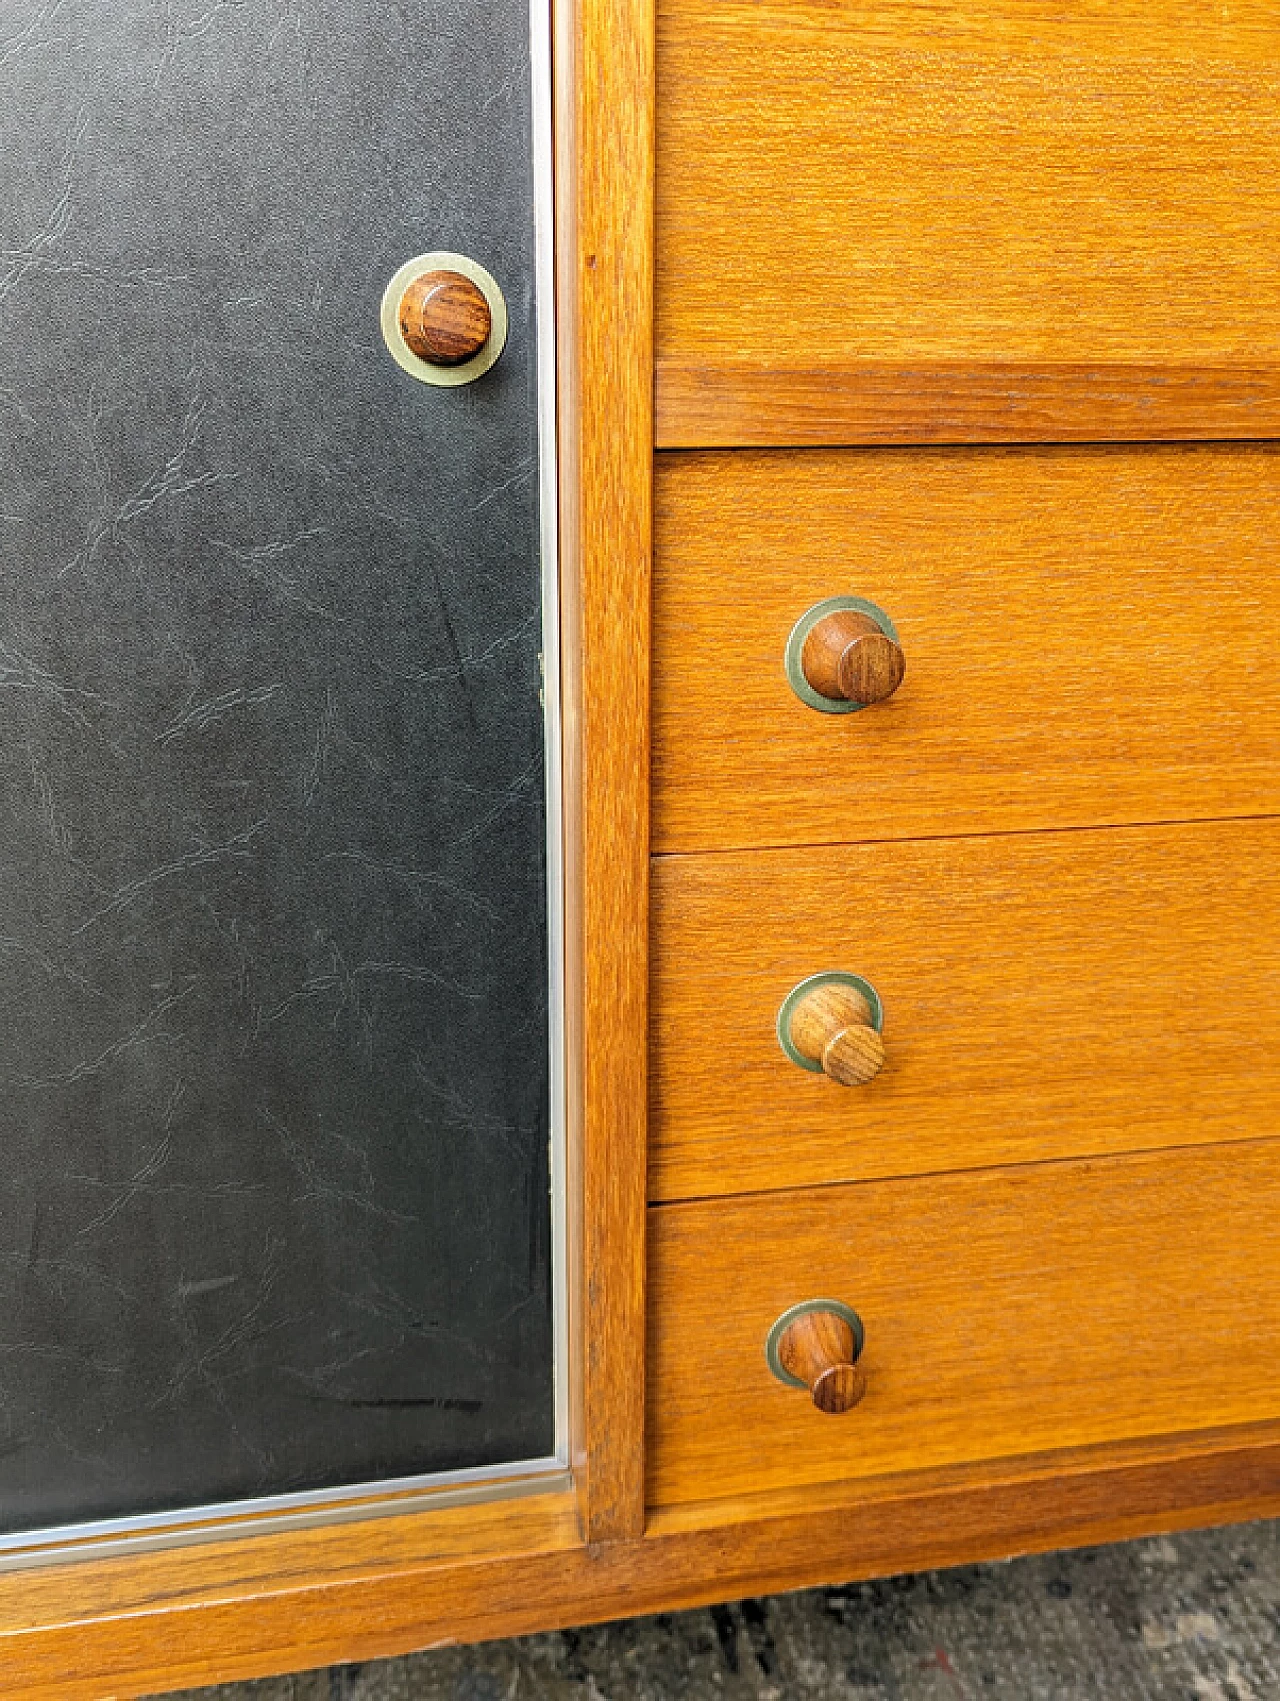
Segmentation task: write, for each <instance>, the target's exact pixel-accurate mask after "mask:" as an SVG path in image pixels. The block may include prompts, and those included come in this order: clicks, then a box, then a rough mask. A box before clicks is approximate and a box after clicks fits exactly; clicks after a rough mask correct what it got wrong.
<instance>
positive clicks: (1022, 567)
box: [653, 446, 1280, 850]
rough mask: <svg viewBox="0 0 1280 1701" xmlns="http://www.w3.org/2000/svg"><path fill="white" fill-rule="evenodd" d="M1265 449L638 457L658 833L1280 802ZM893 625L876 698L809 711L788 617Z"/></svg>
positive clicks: (791, 839) (1273, 482)
mask: <svg viewBox="0 0 1280 1701" xmlns="http://www.w3.org/2000/svg"><path fill="white" fill-rule="evenodd" d="M1278 564H1280V448H1278V449H1272V448H1269V447H1267V446H1241V447H1217V448H1213V447H1209V448H1199V447H1197V448H1185V447H1168V446H1158V447H1150V448H1142V449H1132V448H1130V449H1115V448H1112V449H1098V448H1094V449H1063V448H1057V449H1046V448H1037V449H1015V450H1008V449H981V450H946V449H932V450H878V451H850V450H846V451H843V452H831V451H809V452H805V453H796V454H785V453H747V454H739V455H717V454H706V455H675V456H661V457H659V466H658V484H657V539H656V587H655V631H654V669H655V700H654V731H653V736H654V756H653V770H654V835H655V843H656V846H657V848H658V849H660V850H700V849H723V848H727V847H732V846H739V845H741V846H752V845H770V844H808V843H814V842H821V841H829V842H837V841H843V840H850V839H872V838H875V839H883V838H910V837H914V836H918V835H924V834H931V833H970V832H984V831H992V830H1000V829H1006V828H1028V827H1052V826H1067V825H1072V826H1075V825H1091V824H1098V823H1104V822H1123V821H1152V820H1162V819H1163V820H1169V819H1186V818H1189V817H1196V816H1198V817H1202V818H1203V817H1210V816H1224V815H1246V814H1263V813H1267V812H1268V811H1270V810H1275V809H1278V808H1280V668H1277V667H1276V665H1275V634H1276V631H1277V630H1278V629H1280V572H1278V571H1277V566H1278ZM849 593H852V594H854V595H857V596H860V597H864V598H867V599H869V600H870V601H871V602H873V603H875V604H877V605H878V606H879V607H880V608H882V609H883V610H884V611H885V612H886V613H887V614H888V615H889V617H890V618H891V619H892V621H893V622H894V624H895V625H896V627H897V629H898V633H899V636H900V638H901V641H902V646H903V649H904V651H905V655H906V668H907V671H906V678H905V680H904V682H903V683H902V685H901V686H900V687H899V689H898V691H897V692H896V694H895V695H894V696H892V697H890V698H889V699H888V701H887V702H882V703H877V704H875V705H874V706H873V707H871V708H868V709H864V710H862V711H860V712H858V713H855V714H824V713H821V712H819V711H818V710H815V709H813V708H810V707H808V706H807V705H806V704H804V703H802V702H801V701H800V699H799V698H798V697H797V695H796V694H795V692H794V691H793V690H792V688H791V686H790V684H789V683H788V680H787V677H786V674H785V671H784V656H785V651H786V644H787V638H788V635H789V634H790V632H791V629H792V626H793V624H794V623H795V622H796V621H797V620H798V619H799V617H800V616H801V615H803V614H804V613H805V612H806V610H807V609H809V608H810V607H811V606H812V605H814V604H816V603H818V602H820V601H822V600H824V599H825V598H828V597H832V596H836V595H845V594H849Z"/></svg>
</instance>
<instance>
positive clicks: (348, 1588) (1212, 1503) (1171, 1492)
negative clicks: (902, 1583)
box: [0, 1425, 1280, 1701]
mask: <svg viewBox="0 0 1280 1701" xmlns="http://www.w3.org/2000/svg"><path fill="white" fill-rule="evenodd" d="M1276 1513H1280V1426H1278V1425H1268V1426H1265V1427H1261V1426H1260V1427H1256V1428H1250V1429H1244V1430H1235V1431H1221V1432H1219V1433H1218V1434H1216V1435H1208V1434H1206V1435H1201V1436H1184V1437H1181V1438H1176V1437H1175V1438H1171V1439H1167V1440H1163V1441H1151V1442H1144V1443H1142V1444H1141V1445H1138V1446H1129V1447H1127V1448H1109V1449H1106V1450H1105V1451H1104V1450H1101V1449H1098V1450H1091V1451H1088V1452H1075V1453H1055V1454H1053V1455H1051V1456H1047V1457H1043V1458H1041V1459H1039V1460H1034V1459H1033V1460H1023V1461H1019V1462H1016V1463H1010V1464H1009V1465H1008V1466H1006V1467H991V1466H988V1467H986V1469H985V1472H984V1473H983V1475H982V1476H978V1475H976V1474H974V1473H973V1472H965V1471H951V1472H948V1473H936V1472H935V1473H928V1472H922V1473H919V1474H918V1475H917V1476H915V1477H913V1479H912V1480H911V1481H910V1483H906V1482H904V1481H903V1480H902V1479H901V1478H890V1479H884V1480H881V1481H879V1482H875V1483H871V1484H866V1485H863V1486H862V1487H861V1488H860V1489H858V1490H856V1491H853V1492H850V1490H849V1489H848V1488H847V1487H846V1488H843V1489H842V1488H841V1487H839V1486H830V1487H824V1488H821V1489H817V1490H813V1489H810V1490H806V1491H803V1492H795V1493H791V1494H784V1495H771V1496H767V1497H761V1496H757V1497H756V1498H755V1499H746V1500H740V1501H733V1502H724V1501H721V1502H718V1503H709V1504H705V1505H701V1506H692V1507H684V1508H681V1509H680V1510H679V1511H678V1512H671V1513H661V1514H657V1515H655V1516H654V1518H653V1519H652V1521H651V1523H650V1527H649V1532H648V1534H647V1535H646V1536H644V1537H643V1538H640V1539H638V1540H633V1541H618V1542H612V1543H607V1544H604V1545H602V1546H591V1545H588V1544H584V1543H582V1542H581V1541H580V1539H579V1538H578V1535H577V1523H578V1519H577V1506H576V1504H575V1501H574V1498H573V1496H572V1495H569V1494H564V1495H559V1496H552V1497H544V1498H539V1499H531V1500H524V1501H517V1502H514V1503H511V1502H509V1503H505V1504H501V1505H498V1506H494V1507H491V1508H488V1509H477V1508H475V1507H463V1508H457V1509H455V1510H454V1511H452V1512H444V1513H435V1514H431V1513H427V1514H421V1515H419V1516H416V1517H407V1518H391V1519H386V1520H382V1521H376V1522H374V1523H371V1524H369V1525H366V1526H363V1527H356V1528H355V1529H353V1528H352V1527H351V1526H347V1527H345V1528H343V1527H337V1526H334V1527H330V1528H328V1529H322V1530H313V1531H309V1532H301V1533H298V1534H292V1535H283V1536H262V1537H259V1538H256V1539H255V1540H251V1541H241V1542H237V1543H229V1544H226V1545H225V1546H222V1547H219V1546H213V1547H204V1548H192V1549H187V1550H178V1551H170V1552H168V1553H160V1554H151V1555H139V1556H135V1557H133V1558H121V1559H114V1560H113V1559H103V1560H98V1561H95V1562H93V1563H90V1564H84V1565H70V1566H55V1567H52V1568H50V1569H47V1570H43V1571H40V1570H37V1571H32V1572H28V1573H26V1574H25V1575H19V1576H13V1577H9V1578H7V1579H6V1580H5V1586H4V1590H3V1593H2V1594H0V1672H2V1673H3V1685H2V1687H3V1691H4V1695H5V1698H6V1701H37V1698H39V1701H103V1697H106V1696H110V1697H113V1698H114V1701H125V1698H126V1697H131V1696H139V1695H146V1694H153V1693H155V1691H156V1690H157V1688H162V1687H170V1686H172V1685H174V1684H179V1685H182V1686H183V1687H188V1686H191V1687H194V1686H196V1685H199V1684H206V1683H213V1682H230V1681H234V1680H238V1679H243V1678H252V1677H262V1676H267V1675H269V1674H272V1673H277V1672H286V1671H296V1670H301V1669H303V1668H305V1667H315V1666H322V1665H329V1664H334V1663H338V1662H344V1661H353V1660H367V1659H376V1658H380V1657H383V1656H386V1655H391V1654H403V1653H407V1652H409V1651H410V1650H413V1649H417V1648H426V1647H430V1646H432V1645H434V1644H438V1643H440V1642H467V1641H478V1640H481V1639H483V1638H485V1637H490V1636H509V1635H520V1634H525V1633H529V1632H533V1631H546V1630H549V1629H553V1628H555V1627H557V1626H561V1625H570V1624H584V1623H595V1622H600V1621H602V1620H607V1619H610V1618H618V1617H622V1616H625V1615H629V1614H635V1613H647V1612H656V1611H660V1610H661V1611H671V1610H674V1609H676V1608H679V1607H691V1606H699V1605H705V1604H707V1603H709V1602H711V1601H716V1600H729V1599H740V1598H742V1597H744V1596H748V1595H755V1594H762V1593H767V1592H769V1591H772V1590H777V1589H794V1588H802V1587H808V1586H814V1585H818V1584H824V1583H826V1584H830V1583H847V1582H851V1581H853V1580H855V1579H857V1578H860V1577H870V1576H882V1575H884V1573H885V1572H886V1570H890V1569H893V1570H903V1569H912V1570H915V1569H921V1568H923V1567H927V1566H936V1565H954V1564H961V1563H965V1562H968V1561H975V1560H979V1559H989V1558H992V1557H994V1556H997V1555H1010V1554H1017V1553H1035V1552H1043V1551H1045V1550H1047V1549H1050V1548H1057V1547H1067V1546H1078V1545H1081V1544H1084V1543H1093V1542H1102V1541H1114V1540H1120V1539H1122V1538H1124V1537H1128V1536H1136V1535H1146V1534H1152V1533H1155V1532H1158V1531H1165V1530H1176V1529H1189V1528H1194V1527H1196V1526H1199V1525H1205V1524H1216V1523H1229V1522H1237V1521H1239V1520H1241V1519H1243V1518H1248V1517H1262V1516H1266V1515H1274V1514H1276Z"/></svg>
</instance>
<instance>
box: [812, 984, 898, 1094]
mask: <svg viewBox="0 0 1280 1701" xmlns="http://www.w3.org/2000/svg"><path fill="white" fill-rule="evenodd" d="M791 1043H792V1045H794V1046H795V1048H796V1050H797V1051H798V1052H799V1053H800V1055H801V1056H802V1057H807V1058H808V1059H809V1061H810V1062H811V1063H817V1064H818V1065H820V1067H821V1069H822V1072H823V1074H824V1075H826V1076H827V1077H828V1079H829V1080H832V1081H835V1082H836V1083H837V1084H838V1085H840V1086H842V1087H860V1086H864V1085H865V1084H866V1083H867V1082H868V1081H873V1080H874V1079H875V1077H876V1076H877V1075H878V1074H879V1073H880V1071H881V1069H883V1068H884V1061H885V1050H884V1041H883V1039H882V1038H881V1037H880V1035H879V1034H878V1033H877V1032H876V1030H875V1028H874V1027H872V1025H871V1006H870V1005H869V1004H868V1003H867V1000H866V999H865V998H864V997H863V996H862V994H861V993H860V992H859V991H858V989H857V987H855V986H846V985H843V984H839V983H835V984H831V985H827V986H818V987H815V988H814V989H813V991H812V992H809V993H806V994H805V996H804V997H803V998H802V999H800V1001H799V1003H798V1004H797V1005H796V1007H795V1009H794V1010H793V1011H792V1012H791Z"/></svg>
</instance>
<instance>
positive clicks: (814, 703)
mask: <svg viewBox="0 0 1280 1701" xmlns="http://www.w3.org/2000/svg"><path fill="white" fill-rule="evenodd" d="M846 609H850V610H852V611H853V612H854V613H855V614H866V615H869V616H870V617H871V619H872V620H874V621H875V623H876V625H877V626H878V627H879V628H880V630H881V631H882V632H883V633H884V634H885V636H886V637H887V638H892V639H893V641H894V643H895V644H896V643H897V642H898V641H899V640H898V633H897V629H896V628H895V626H894V624H893V621H892V620H890V618H889V616H888V615H887V614H886V613H885V611H884V610H883V609H882V608H877V606H876V605H875V603H873V602H868V601H867V600H866V598H865V597H827V598H826V600H825V601H823V602H816V603H814V605H813V607H812V608H810V609H807V610H806V611H805V613H804V614H802V615H801V616H800V618H799V620H797V621H796V623H795V625H794V626H793V627H792V628H791V636H790V637H789V638H788V639H787V652H786V658H785V659H786V669H787V683H788V684H789V685H790V687H791V689H792V690H793V691H794V692H795V694H796V696H797V697H798V698H799V699H800V701H801V702H802V703H807V704H808V705H809V707H810V708H811V709H817V710H818V711H819V712H820V713H821V714H824V715H856V714H857V712H858V710H859V709H866V708H870V706H871V705H870V704H868V703H846V702H843V701H840V700H838V699H837V698H835V697H824V696H823V695H822V693H821V691H815V690H814V688H813V686H812V685H810V683H809V681H808V680H807V679H806V678H805V676H804V668H803V666H802V665H801V657H802V656H803V654H804V641H805V639H806V638H807V637H808V636H809V634H810V632H812V631H813V629H814V627H815V626H816V625H817V624H818V622H819V621H820V620H825V619H826V617H827V615H829V614H842V613H844V611H845V610H846Z"/></svg>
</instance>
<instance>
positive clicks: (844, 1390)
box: [778, 1311, 867, 1414]
mask: <svg viewBox="0 0 1280 1701" xmlns="http://www.w3.org/2000/svg"><path fill="white" fill-rule="evenodd" d="M857 1359H858V1343H857V1342H856V1341H855V1339H854V1334H853V1330H852V1329H851V1328H850V1326H849V1324H848V1323H847V1322H846V1321H845V1320H844V1318H843V1317H841V1316H840V1315H839V1313H838V1312H835V1311H809V1312H806V1313H805V1314H804V1315H803V1316H802V1317H797V1318H796V1319H795V1321H794V1322H792V1323H789V1324H788V1325H787V1327H786V1328H785V1329H784V1330H783V1332H782V1334H781V1336H780V1337H779V1338H778V1362H779V1363H780V1364H781V1366H782V1368H783V1369H784V1370H785V1371H786V1372H787V1374H788V1375H790V1376H794V1377H795V1378H796V1379H797V1381H800V1382H803V1383H804V1385H805V1386H806V1387H807V1388H808V1390H809V1397H810V1399H811V1400H812V1401H813V1403H814V1405H815V1406H816V1407H817V1408H818V1410H819V1411H820V1412H828V1413H831V1414H838V1413H840V1412H847V1411H852V1409H853V1407H854V1406H856V1405H857V1404H858V1402H859V1401H860V1400H861V1399H862V1396H863V1395H864V1394H865V1393H866V1391H867V1378H866V1373H865V1372H864V1371H863V1370H862V1369H860V1368H859V1365H858V1363H857Z"/></svg>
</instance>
